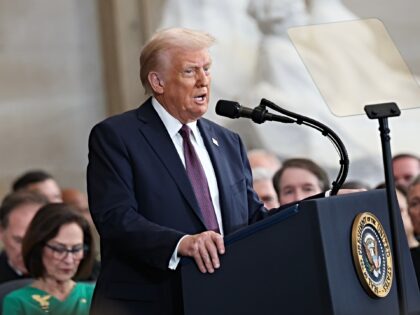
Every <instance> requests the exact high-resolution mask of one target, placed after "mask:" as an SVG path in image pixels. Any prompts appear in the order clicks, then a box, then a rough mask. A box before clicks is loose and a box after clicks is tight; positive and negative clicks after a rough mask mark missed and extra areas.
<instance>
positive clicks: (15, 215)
mask: <svg viewBox="0 0 420 315" xmlns="http://www.w3.org/2000/svg"><path fill="white" fill-rule="evenodd" d="M47 203H48V200H47V199H46V198H45V196H42V195H39V194H36V193H33V192H24V191H22V192H14V193H11V194H9V195H7V196H6V197H5V198H4V200H3V202H2V204H1V206H0V239H1V241H2V243H3V251H2V252H1V254H0V283H2V282H6V281H11V280H17V279H21V278H24V277H27V276H28V275H27V270H26V268H25V264H24V263H23V258H22V240H23V237H24V236H25V233H26V230H27V228H28V226H29V224H30V222H31V220H32V218H33V217H34V216H35V214H36V212H37V211H38V210H39V209H40V208H41V207H42V206H44V205H45V204H47Z"/></svg>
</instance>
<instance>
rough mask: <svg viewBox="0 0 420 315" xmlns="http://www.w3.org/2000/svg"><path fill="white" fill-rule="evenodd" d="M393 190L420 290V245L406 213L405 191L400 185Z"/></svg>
mask: <svg viewBox="0 0 420 315" xmlns="http://www.w3.org/2000/svg"><path fill="white" fill-rule="evenodd" d="M376 188H385V184H380V185H378V186H377V187H376ZM395 190H396V194H397V200H398V206H399V207H400V211H401V218H402V221H403V225H404V231H405V235H406V237H407V242H408V247H409V248H410V254H411V258H412V260H413V266H414V270H415V272H416V276H417V283H418V285H419V288H420V243H419V241H418V240H417V239H416V236H415V235H414V227H413V223H412V220H411V217H410V215H409V213H408V203H407V194H406V190H405V188H404V187H403V186H401V185H396V187H395Z"/></svg>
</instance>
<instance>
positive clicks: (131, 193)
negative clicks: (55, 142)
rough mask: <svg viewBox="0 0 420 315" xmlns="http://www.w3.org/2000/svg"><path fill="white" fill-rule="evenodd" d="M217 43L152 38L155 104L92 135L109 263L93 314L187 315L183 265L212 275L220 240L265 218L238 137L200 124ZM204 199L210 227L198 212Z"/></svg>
mask: <svg viewBox="0 0 420 315" xmlns="http://www.w3.org/2000/svg"><path fill="white" fill-rule="evenodd" d="M213 42H214V39H213V37H211V36H210V35H208V34H206V33H202V32H197V31H192V30H187V29H168V30H165V31H161V32H158V33H157V34H155V36H154V37H152V39H151V40H150V41H149V42H148V43H147V44H146V46H145V47H144V49H143V50H142V53H141V57H140V76H141V81H142V84H143V86H144V87H145V89H146V92H149V93H150V94H152V95H153V96H152V97H151V98H149V99H148V100H147V101H146V102H145V103H144V104H142V105H141V106H140V107H139V108H138V109H136V110H132V111H128V112H126V113H123V114H121V115H117V116H114V117H111V118H109V119H106V120H105V121H103V122H101V123H99V124H98V125H96V126H95V127H94V128H93V130H92V132H91V135H90V139H89V166H88V174H87V179H88V192H89V205H90V210H91V213H92V217H93V219H94V222H95V224H96V227H97V229H98V231H99V233H100V236H101V257H102V270H101V273H100V276H99V279H98V281H97V285H96V289H95V294H94V299H93V303H92V309H91V312H92V314H101V315H106V314H122V315H124V314H165V315H168V314H182V296H181V286H180V278H179V272H178V271H177V270H176V269H177V266H178V262H179V259H180V257H182V256H189V257H192V258H193V259H194V260H195V262H196V264H197V266H198V268H199V269H200V270H201V271H202V272H203V273H206V272H208V273H213V272H214V271H215V269H217V268H219V266H220V262H219V255H221V254H223V253H224V251H225V248H224V243H223V235H227V234H229V233H231V232H233V231H235V230H238V229H239V228H241V227H244V226H246V225H248V224H249V223H250V222H253V221H255V220H258V219H260V218H261V217H263V216H265V215H266V213H267V210H266V209H265V208H264V207H263V204H262V203H261V202H260V201H259V199H258V197H257V195H256V194H255V192H254V191H253V189H252V178H251V171H250V167H249V163H248V160H247V156H246V151H245V148H244V145H243V144H242V141H241V139H240V138H239V136H238V135H237V134H235V133H233V132H231V131H229V130H227V129H225V128H223V127H221V126H219V125H217V124H215V123H213V122H211V121H209V120H207V119H204V118H202V115H204V114H205V113H206V111H207V108H208V101H209V96H210V81H211V74H210V66H211V58H210V55H209V52H208V48H209V47H210V46H211V45H212V44H213ZM184 125H187V126H188V127H189V128H187V129H188V130H190V132H191V133H190V139H191V144H192V146H193V149H192V150H193V151H195V153H194V154H195V155H196V157H198V160H199V163H200V164H201V169H202V170H204V173H205V178H206V180H205V181H206V182H207V183H205V182H204V183H202V181H201V182H200V183H201V184H200V185H201V186H199V189H198V190H197V181H196V179H194V178H193V179H191V177H189V173H188V172H187V171H186V167H187V169H188V167H189V166H188V165H189V161H188V160H189V159H190V157H189V156H186V154H187V153H186V152H185V151H184V150H185V143H184V142H185V141H186V140H184V138H183V136H181V134H180V133H179V131H180V129H181V127H183V126H184ZM187 155H188V154H187ZM204 191H207V192H208V194H207V201H208V203H209V204H210V208H211V209H212V210H211V211H212V213H211V215H212V218H213V223H212V224H214V226H212V227H210V223H208V219H207V218H206V217H207V214H204V213H203V209H201V208H202V206H200V205H201V204H202V203H201V201H199V200H202V198H204V197H203V196H201V195H200V194H201V193H202V192H204ZM209 200H210V201H209Z"/></svg>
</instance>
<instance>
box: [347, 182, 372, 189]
mask: <svg viewBox="0 0 420 315" xmlns="http://www.w3.org/2000/svg"><path fill="white" fill-rule="evenodd" d="M341 189H363V190H370V189H371V187H370V186H369V185H368V184H366V183H365V182H362V181H360V180H350V181H345V182H344V184H343V185H341Z"/></svg>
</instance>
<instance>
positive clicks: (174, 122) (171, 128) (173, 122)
mask: <svg viewBox="0 0 420 315" xmlns="http://www.w3.org/2000/svg"><path fill="white" fill-rule="evenodd" d="M152 105H153V108H154V109H155V110H156V112H157V113H158V115H159V117H160V119H161V120H162V122H163V124H164V125H165V127H166V130H167V131H168V133H169V136H170V137H171V139H173V138H174V137H175V136H176V135H177V134H178V132H179V130H180V129H181V127H182V123H181V122H180V121H179V120H178V119H176V118H175V117H174V116H172V115H171V114H169V113H168V111H167V110H166V109H165V108H164V107H163V106H162V105H161V104H160V103H159V102H158V101H157V99H155V98H154V97H152ZM187 126H188V127H190V129H191V131H192V134H193V136H194V138H195V139H197V134H198V133H199V131H198V127H197V121H193V122H190V123H188V124H187Z"/></svg>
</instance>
